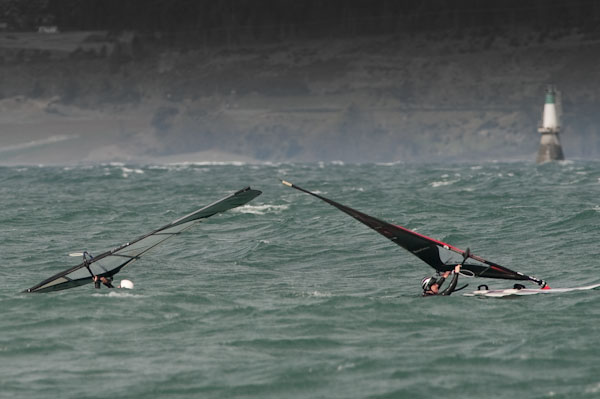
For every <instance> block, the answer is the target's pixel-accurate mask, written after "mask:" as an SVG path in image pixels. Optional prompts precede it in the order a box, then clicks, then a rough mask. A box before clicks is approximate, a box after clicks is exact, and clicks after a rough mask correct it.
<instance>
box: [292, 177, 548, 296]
mask: <svg viewBox="0 0 600 399" xmlns="http://www.w3.org/2000/svg"><path fill="white" fill-rule="evenodd" d="M283 184H285V185H286V186H289V187H292V188H295V189H297V190H299V191H302V192H305V193H307V194H310V195H312V196H314V197H317V198H319V199H321V200H323V201H325V202H327V203H328V204H330V205H332V206H334V207H336V208H338V209H339V210H340V211H342V212H344V213H347V214H348V215H350V216H352V217H353V218H355V219H356V220H358V221H360V222H361V223H363V224H365V225H367V226H369V227H370V228H372V229H373V230H375V231H376V232H378V233H379V234H381V235H383V236H385V237H386V238H388V239H390V240H391V241H393V242H395V243H396V244H398V245H400V246H401V247H402V248H404V249H406V250H407V251H409V252H410V253H412V254H413V255H415V256H416V257H418V258H419V259H421V260H422V261H423V262H425V263H427V264H428V265H429V266H431V267H433V268H434V269H435V270H437V271H439V272H445V271H449V270H453V269H454V266H456V265H457V264H459V263H463V262H464V264H463V266H462V268H461V272H463V273H464V272H465V271H467V272H470V273H472V274H473V275H474V276H476V277H486V278H499V279H507V280H529V281H532V282H535V283H537V284H540V285H545V282H544V281H543V280H540V279H537V278H535V277H531V276H527V275H525V274H523V273H520V272H516V271H514V270H510V269H509V268H507V267H504V266H500V265H499V264H497V263H494V262H490V261H489V260H486V259H483V258H482V257H480V256H477V255H474V254H471V253H467V252H466V251H463V250H462V249H459V248H456V247H454V246H452V245H450V244H446V243H444V242H442V241H438V240H436V239H434V238H431V237H427V236H425V235H422V234H419V233H417V232H415V231H412V230H409V229H407V228H405V227H402V226H396V225H393V224H390V223H387V222H385V221H383V220H380V219H377V218H375V217H373V216H369V215H367V214H365V213H362V212H360V211H357V210H356V209H352V208H350V207H347V206H345V205H342V204H340V203H338V202H335V201H332V200H330V199H328V198H325V197H323V196H321V195H319V194H315V193H313V192H310V191H308V190H305V189H303V188H301V187H298V186H296V185H294V184H292V183H289V182H286V181H283ZM465 257H466V258H467V259H465Z"/></svg>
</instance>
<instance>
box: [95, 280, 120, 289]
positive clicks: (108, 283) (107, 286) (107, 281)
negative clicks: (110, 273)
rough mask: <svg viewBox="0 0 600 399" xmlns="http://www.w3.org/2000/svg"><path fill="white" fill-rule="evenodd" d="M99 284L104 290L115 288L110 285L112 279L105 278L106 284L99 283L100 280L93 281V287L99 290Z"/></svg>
mask: <svg viewBox="0 0 600 399" xmlns="http://www.w3.org/2000/svg"><path fill="white" fill-rule="evenodd" d="M100 283H102V284H104V285H105V286H106V288H115V287H114V286H113V285H112V284H111V283H112V278H107V279H106V283H104V282H102V281H100V279H98V280H96V281H94V287H95V288H100Z"/></svg>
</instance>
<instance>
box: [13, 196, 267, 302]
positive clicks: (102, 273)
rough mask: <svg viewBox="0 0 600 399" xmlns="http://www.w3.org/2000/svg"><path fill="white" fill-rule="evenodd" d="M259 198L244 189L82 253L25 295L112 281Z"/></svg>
mask: <svg viewBox="0 0 600 399" xmlns="http://www.w3.org/2000/svg"><path fill="white" fill-rule="evenodd" d="M260 194H261V191H258V190H252V189H251V188H250V187H246V188H244V189H242V190H239V191H237V192H235V193H233V194H230V195H228V196H227V197H225V198H222V199H220V200H218V201H215V202H213V203H212V204H210V205H207V206H205V207H203V208H201V209H198V210H196V211H194V212H192V213H189V214H187V215H185V216H183V217H181V218H179V219H176V220H174V221H173V222H171V223H169V224H167V225H165V226H163V227H161V228H159V229H156V230H154V231H152V232H150V233H148V234H145V235H143V236H140V237H138V238H136V239H135V240H133V241H129V242H127V243H125V244H122V245H120V246H118V247H116V248H114V249H112V250H109V251H106V252H103V253H101V254H99V255H97V256H95V257H91V256H90V255H89V254H88V253H87V252H84V253H83V254H82V255H83V258H84V260H83V262H82V263H80V264H79V265H77V266H74V267H72V268H70V269H67V270H65V271H63V272H60V273H58V274H56V275H54V276H52V277H50V278H48V279H46V280H44V281H42V282H41V283H39V284H37V285H35V286H33V287H31V288H29V289H28V290H26V291H24V292H49V291H59V290H64V289H67V288H73V287H77V286H80V285H84V284H88V283H90V282H92V281H93V276H94V275H96V276H99V277H112V276H114V275H115V274H116V273H118V272H119V271H120V270H121V269H123V268H124V267H125V266H127V265H129V264H130V263H132V262H134V261H136V260H138V259H140V257H141V256H142V255H143V254H145V253H146V252H148V251H150V250H151V249H152V248H154V247H156V246H157V245H159V244H162V243H163V242H165V241H166V240H168V239H170V238H172V237H174V236H176V235H179V234H181V233H182V232H184V231H186V230H188V229H190V228H191V227H192V226H194V225H195V224H197V223H199V222H200V221H202V220H203V219H206V218H209V217H211V216H214V215H216V214H218V213H221V212H225V211H227V210H230V209H233V208H236V207H238V206H242V205H244V204H246V203H248V202H250V201H252V200H253V199H254V198H256V197H257V196H259V195H260Z"/></svg>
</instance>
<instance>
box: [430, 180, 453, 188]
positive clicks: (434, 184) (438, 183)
mask: <svg viewBox="0 0 600 399" xmlns="http://www.w3.org/2000/svg"><path fill="white" fill-rule="evenodd" d="M457 181H458V180H445V181H434V182H431V187H434V188H435V187H442V186H449V185H450V184H454V183H456V182H457Z"/></svg>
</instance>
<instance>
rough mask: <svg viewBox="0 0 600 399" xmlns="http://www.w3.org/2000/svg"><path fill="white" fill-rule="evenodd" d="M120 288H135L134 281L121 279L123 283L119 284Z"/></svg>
mask: <svg viewBox="0 0 600 399" xmlns="http://www.w3.org/2000/svg"><path fill="white" fill-rule="evenodd" d="M119 288H127V289H128V290H132V289H133V281H131V280H121V284H119Z"/></svg>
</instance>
